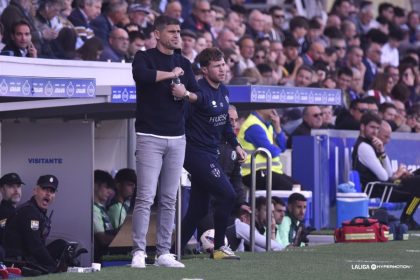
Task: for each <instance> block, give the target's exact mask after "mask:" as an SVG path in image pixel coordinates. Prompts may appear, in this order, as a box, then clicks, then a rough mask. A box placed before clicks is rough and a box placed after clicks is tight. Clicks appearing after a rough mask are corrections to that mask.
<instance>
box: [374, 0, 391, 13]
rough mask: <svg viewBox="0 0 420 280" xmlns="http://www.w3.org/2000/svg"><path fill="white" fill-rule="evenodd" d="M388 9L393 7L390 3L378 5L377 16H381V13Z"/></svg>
mask: <svg viewBox="0 0 420 280" xmlns="http://www.w3.org/2000/svg"><path fill="white" fill-rule="evenodd" d="M389 8H394V5H392V4H391V3H388V2H383V3H381V4H379V6H378V12H379V14H382V12H383V11H385V10H387V9H389Z"/></svg>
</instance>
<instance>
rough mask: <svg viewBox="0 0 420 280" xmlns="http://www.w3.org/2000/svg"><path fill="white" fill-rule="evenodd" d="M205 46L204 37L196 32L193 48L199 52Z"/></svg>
mask: <svg viewBox="0 0 420 280" xmlns="http://www.w3.org/2000/svg"><path fill="white" fill-rule="evenodd" d="M206 47H207V43H206V38H204V36H203V35H202V34H197V40H196V42H195V47H194V50H195V51H196V52H197V53H201V51H202V50H204V49H205V48H206Z"/></svg>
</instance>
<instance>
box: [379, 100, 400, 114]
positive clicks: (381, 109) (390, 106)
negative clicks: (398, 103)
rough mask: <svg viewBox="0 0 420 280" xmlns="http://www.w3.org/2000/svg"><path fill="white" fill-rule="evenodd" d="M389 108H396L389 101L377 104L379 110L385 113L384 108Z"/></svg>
mask: <svg viewBox="0 0 420 280" xmlns="http://www.w3.org/2000/svg"><path fill="white" fill-rule="evenodd" d="M389 108H394V109H397V107H395V105H394V104H392V103H389V102H384V103H382V104H381V105H379V112H381V113H385V112H386V110H388V109H389Z"/></svg>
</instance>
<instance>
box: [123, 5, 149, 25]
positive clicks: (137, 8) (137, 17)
mask: <svg viewBox="0 0 420 280" xmlns="http://www.w3.org/2000/svg"><path fill="white" fill-rule="evenodd" d="M149 14H150V9H149V7H148V6H147V5H145V4H137V3H135V4H131V5H130V6H129V7H128V18H129V20H130V24H135V25H137V26H138V27H139V28H140V30H139V31H142V30H145V29H147V30H149V29H151V28H152V24H151V23H150V22H149V19H148V18H147V16H148V15H149Z"/></svg>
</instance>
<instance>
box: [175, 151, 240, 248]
mask: <svg viewBox="0 0 420 280" xmlns="http://www.w3.org/2000/svg"><path fill="white" fill-rule="evenodd" d="M184 167H185V169H186V170H187V171H188V172H189V173H190V174H191V194H190V200H189V205H188V210H187V214H186V215H185V217H184V219H183V220H182V227H181V228H182V234H181V247H182V249H184V248H185V245H186V244H187V242H188V241H189V240H190V238H191V236H192V235H193V234H194V231H195V230H196V228H197V226H198V223H199V222H200V221H201V220H202V219H203V218H204V217H205V216H206V215H207V214H208V211H209V205H210V198H211V197H213V198H214V204H213V206H214V215H213V217H214V220H213V221H214V231H215V233H214V248H215V249H218V248H219V247H221V246H223V245H224V239H225V232H226V227H227V226H228V221H229V217H230V213H231V211H232V208H233V206H234V204H235V200H236V193H235V191H234V189H233V186H232V184H231V183H230V181H229V178H228V177H227V176H226V174H225V173H224V172H223V169H222V167H221V166H220V164H219V162H218V160H217V156H216V155H214V154H211V153H208V152H204V151H200V150H197V149H195V148H190V147H188V145H187V149H186V153H185V162H184Z"/></svg>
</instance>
